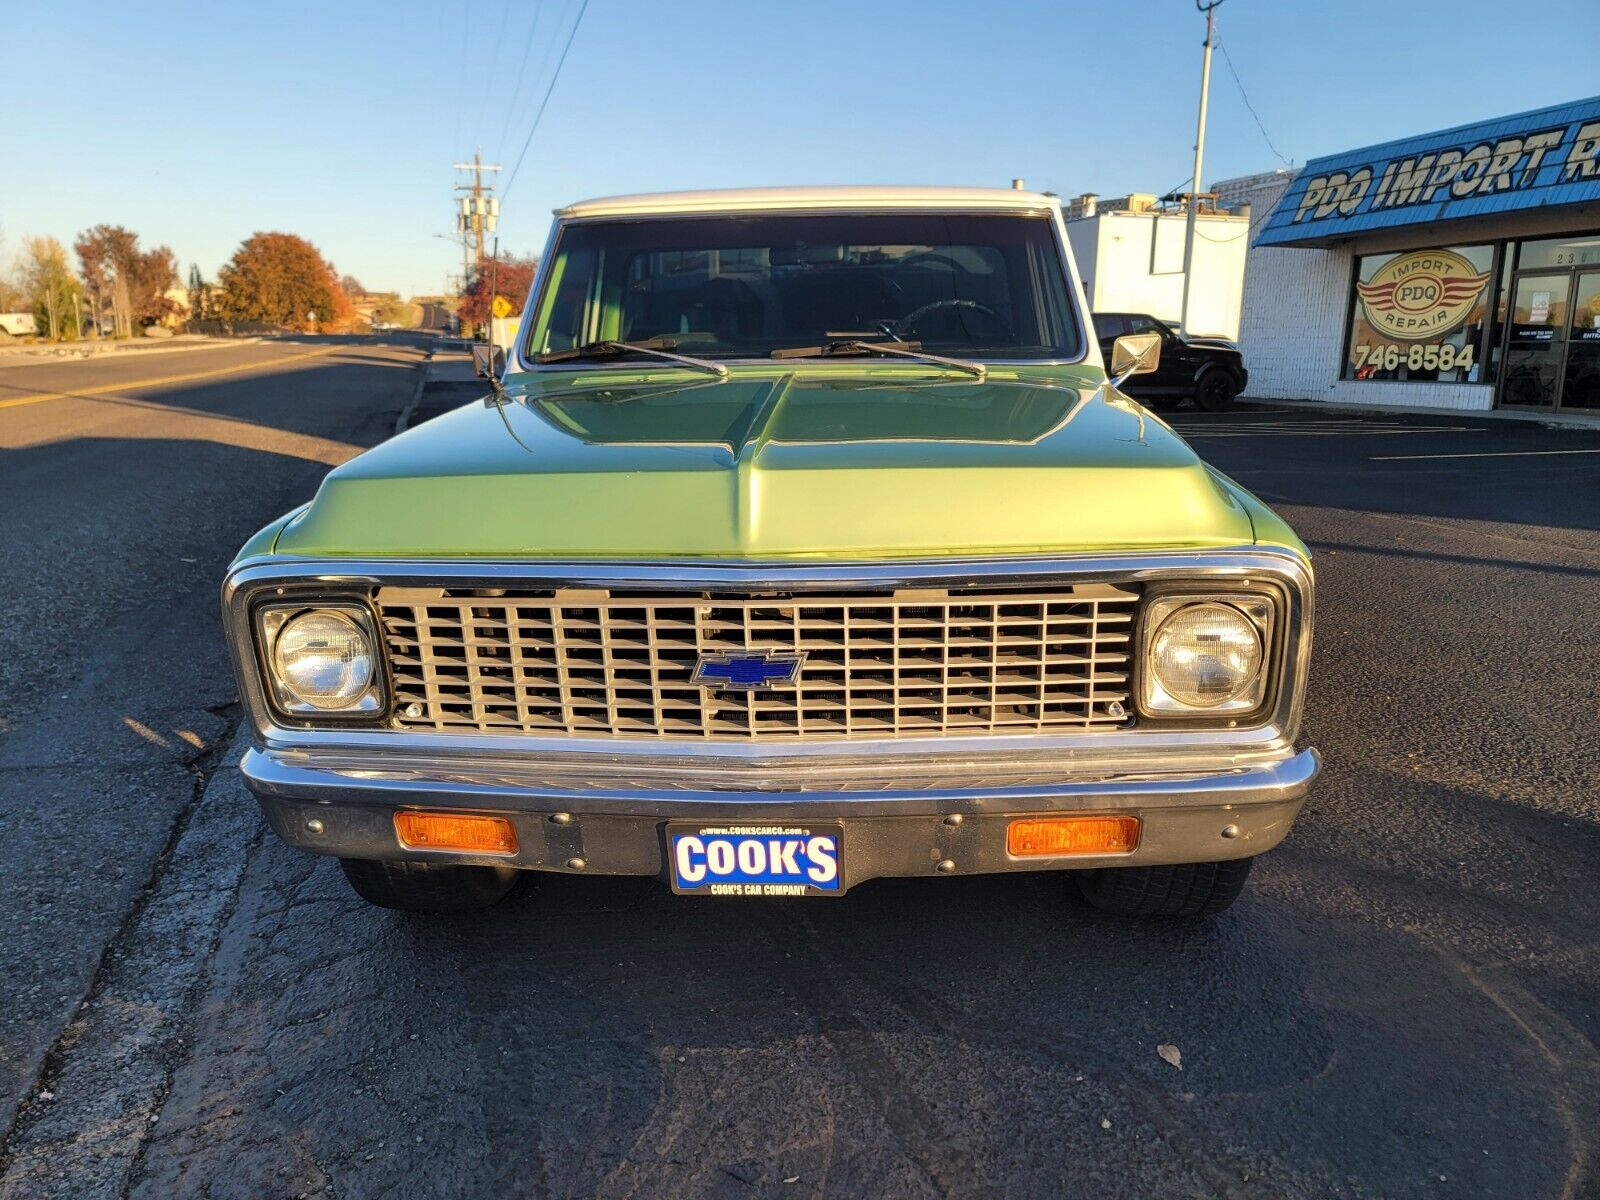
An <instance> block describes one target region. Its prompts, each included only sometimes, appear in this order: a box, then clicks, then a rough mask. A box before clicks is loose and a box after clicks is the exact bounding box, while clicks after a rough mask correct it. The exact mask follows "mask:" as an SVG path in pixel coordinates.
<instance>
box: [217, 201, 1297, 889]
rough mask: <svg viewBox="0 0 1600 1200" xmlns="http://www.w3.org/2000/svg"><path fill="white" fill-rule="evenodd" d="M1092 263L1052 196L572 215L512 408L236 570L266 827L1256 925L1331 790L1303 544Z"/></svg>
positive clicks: (379, 883)
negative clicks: (1071, 237)
mask: <svg viewBox="0 0 1600 1200" xmlns="http://www.w3.org/2000/svg"><path fill="white" fill-rule="evenodd" d="M1076 280H1077V274H1076V272H1075V271H1074V269H1073V266H1072V260H1071V255H1070V251H1069V249H1068V246H1067V239H1066V237H1065V236H1064V231H1063V227H1062V220H1061V211H1060V207H1059V204H1058V202H1057V200H1056V199H1055V197H1053V196H1047V195H1040V194H1037V193H1030V192H1023V191H1001V190H991V189H980V188H863V187H850V188H796V189H782V190H779V189H772V190H753V191H736V192H690V193H680V194H670V195H655V196H625V197H618V198H612V199H605V200H594V201H588V202H585V203H582V204H575V205H572V206H571V207H569V208H565V209H562V210H560V211H559V212H558V213H557V220H556V222H555V225H554V230H553V233H552V236H551V239H550V243H549V245H548V247H547V250H546V252H545V254H544V256H543V259H542V261H541V266H540V269H539V274H538V278H537V280H536V282H535V287H534V291H533V294H532V296H531V297H530V300H529V305H528V310H527V312H526V313H525V314H524V318H523V321H522V326H521V331H520V333H519V337H518V343H517V344H516V345H515V346H513V347H509V348H508V353H507V354H506V356H505V361H504V362H503V363H501V364H499V366H498V370H497V372H496V374H495V377H494V378H492V379H491V380H490V382H489V383H488V384H486V387H485V393H486V394H485V395H484V396H483V398H482V400H481V401H475V402H473V403H471V404H469V405H467V406H465V407H462V408H460V409H457V410H455V411H453V412H450V413H448V414H446V415H445V416H443V417H440V418H438V419H436V420H433V421H430V422H427V423H426V424H423V425H420V426H418V427H416V428H414V429H412V430H410V431H408V432H407V433H405V434H402V435H401V436H399V437H396V438H394V439H393V440H392V441H389V442H387V443H385V444H384V445H381V446H379V447H377V448H376V449H374V450H371V451H369V452H367V453H366V454H363V455H361V456H360V457H359V458H356V459H354V460H352V461H350V462H348V463H345V464H344V465H343V466H341V467H338V468H337V469H335V470H334V471H332V472H331V473H330V474H329V475H328V476H327V478H326V480H325V481H324V482H323V484H322V486H321V488H320V490H319V491H318V493H317V495H316V497H315V499H313V500H312V501H311V503H309V504H307V505H306V506H304V507H302V508H300V509H297V510H296V511H294V512H292V513H290V514H288V515H286V516H285V517H283V518H282V519H280V520H278V521H276V522H274V523H273V524H272V525H270V526H268V527H267V528H266V529H264V530H262V531H261V532H260V533H259V534H257V535H256V536H255V537H254V538H253V539H251V541H250V542H249V543H248V544H247V545H246V546H245V547H244V549H243V550H242V551H241V552H240V554H239V557H238V558H237V560H236V561H235V562H234V564H233V566H232V567H231V569H230V570H229V572H228V575H227V578H226V581H225V583H224V586H223V610H224V618H225V622H226V626H227V630H228V634H229V641H230V645H231V648H232V652H233V658H234V666H235V669H236V671H237V675H238V681H239V687H240V692H241V694H242V696H243V700H244V704H245V708H246V711H247V712H248V716H249V721H250V723H251V726H252V734H253V744H252V747H251V749H250V750H249V751H248V753H247V754H246V755H245V758H244V762H243V772H244V777H245V779H246V781H247V782H248V784H249V786H250V788H251V789H252V790H253V791H254V793H255V794H256V796H257V797H258V798H259V799H260V802H261V805H262V807H263V809H264V810H265V812H266V815H267V817H268V819H269V821H270V822H271V825H272V827H273V829H274V830H275V831H276V833H277V834H278V835H279V836H280V837H282V838H283V839H284V840H286V841H287V842H289V843H291V844H292V845H294V846H297V847H300V848H302V849H304V850H307V851H311V852H313V853H318V854H328V855H334V856H336V857H337V858H339V860H340V861H341V863H342V865H343V867H344V870H345V873H346V875H347V876H348V878H349V880H350V882H351V884H352V885H353V886H354V887H355V889H356V891H357V892H359V893H360V894H361V895H362V896H363V897H365V898H366V899H368V900H370V901H372V902H374V903H377V904H381V905H386V906H389V907H393V908H400V909H409V910H435V911H438V910H456V909H465V908H473V907H478V906H482V905H486V904H490V903H493V902H494V901H496V900H498V899H499V898H500V897H501V896H503V895H504V894H505V893H506V892H507V891H508V890H509V889H510V887H511V886H512V885H513V883H514V882H515V880H516V879H517V877H518V872H519V871H523V870H534V871H554V872H565V873H569V874H588V875H644V876H654V877H658V878H660V879H661V880H662V881H664V882H665V883H667V884H668V885H669V886H670V887H671V888H672V890H673V891H675V892H678V893H682V894H685V895H691V896H722V897H742V898H756V897H773V896H817V897H830V896H840V895H842V894H844V892H845V891H846V890H847V889H849V888H851V887H853V886H855V885H857V884H861V883H863V882H865V881H867V880H871V879H875V878H881V877H888V876H898V877H915V876H927V877H930V878H937V877H945V876H952V875H970V874H982V873H988V872H1000V871H1035V870H1061V869H1067V870H1070V871H1071V872H1072V874H1071V875H1070V876H1069V878H1071V879H1072V880H1073V881H1074V882H1075V883H1076V885H1077V888H1078V890H1079V891H1080V892H1081V894H1082V895H1083V896H1084V897H1085V898H1086V899H1087V900H1088V901H1089V902H1091V903H1092V904H1094V905H1096V906H1098V907H1100V908H1102V909H1106V910H1109V911H1112V912H1118V913H1127V914H1161V915H1171V916H1196V915H1201V914H1207V913H1213V912H1216V911H1219V910H1220V909H1222V908H1225V907H1226V906H1227V905H1228V904H1230V903H1231V902H1232V901H1233V900H1234V898H1235V897H1236V896H1237V895H1238V894H1239V891H1240V889H1241V887H1242V886H1243V884H1244V881H1245V877H1246V875H1247V874H1248V872H1249V869H1250V864H1251V861H1252V860H1253V858H1254V857H1255V856H1256V855H1259V854H1261V853H1262V852H1264V851H1266V850H1269V849H1271V848H1272V847H1273V846H1275V845H1277V843H1278V842H1279V841H1280V840H1281V839H1282V838H1283V837H1284V835H1285V834H1286V833H1287V831H1288V829H1289V826H1290V824H1291V822H1292V821H1293V820H1294V817H1295V815H1296V813H1297V812H1298V810H1299V807H1300V804H1301V802H1302V800H1303V798H1304V796H1305V793H1306V790H1307V788H1308V787H1309V785H1310V783H1311V781H1312V779H1313V777H1314V776H1315V775H1316V772H1317V756H1316V753H1315V752H1314V751H1313V750H1311V749H1308V748H1301V747H1299V746H1298V745H1297V743H1296V735H1297V733H1298V728H1299V724H1300V716H1301V710H1302V705H1303V698H1304V694H1305V686H1306V670H1307V664H1308V661H1309V657H1310V650H1311V612H1312V572H1311V563H1310V559H1309V556H1308V555H1307V552H1306V548H1305V546H1304V545H1303V544H1302V543H1301V542H1300V540H1299V539H1298V538H1297V537H1296V536H1295V535H1294V533H1293V532H1292V531H1291V530H1290V529H1289V527H1288V526H1287V525H1285V524H1284V522H1283V521H1281V520H1280V519H1279V518H1278V517H1277V516H1275V515H1274V514H1273V513H1272V512H1271V511H1269V510H1268V509H1267V508H1266V507H1265V506H1264V505H1263V504H1262V503H1261V502H1260V501H1258V500H1257V499H1256V498H1255V497H1254V496H1252V495H1250V493H1249V492H1247V491H1245V490H1244V489H1243V488H1241V487H1240V486H1239V485H1238V484H1236V483H1234V482H1233V481H1232V480H1230V479H1228V478H1226V477H1224V476H1223V475H1221V474H1219V473H1218V472H1216V471H1215V470H1212V469H1211V468H1210V467H1208V466H1207V465H1206V464H1204V463H1202V462H1201V461H1200V460H1199V459H1198V458H1197V457H1196V456H1195V454H1194V453H1193V451H1191V450H1190V449H1189V447H1188V446H1187V445H1186V444H1185V443H1184V442H1183V441H1182V440H1181V439H1180V438H1179V437H1178V436H1177V435H1176V434H1174V433H1173V432H1172V431H1171V430H1170V429H1169V428H1168V427H1167V426H1166V425H1165V424H1163V423H1162V422H1161V421H1160V420H1159V419H1158V418H1157V417H1155V416H1153V415H1152V414H1150V413H1149V412H1147V411H1145V409H1143V408H1142V407H1141V406H1140V405H1139V404H1137V403H1136V402H1134V401H1132V400H1130V399H1128V398H1127V397H1126V396H1125V395H1123V394H1122V393H1121V392H1119V391H1118V390H1117V385H1118V384H1119V383H1120V382H1121V378H1126V377H1127V376H1128V375H1130V374H1135V373H1138V372H1143V371H1150V370H1152V369H1153V368H1154V367H1155V366H1156V365H1157V358H1158V355H1159V350H1160V347H1159V344H1158V343H1157V342H1156V340H1155V339H1153V338H1149V337H1140V336H1128V337H1123V338H1120V339H1118V340H1117V341H1116V342H1115V343H1114V345H1113V346H1112V347H1111V354H1110V357H1111V358H1112V360H1113V361H1112V363H1111V377H1108V372H1107V367H1106V364H1105V363H1104V362H1103V361H1102V353H1101V349H1100V348H1099V347H1098V346H1097V344H1096V341H1095V338H1094V336H1093V329H1092V326H1091V324H1090V321H1089V319H1088V312H1087V308H1086V307H1085V304H1084V298H1083V295H1082V291H1081V289H1080V288H1079V286H1078V284H1077V282H1076ZM930 886H932V885H930Z"/></svg>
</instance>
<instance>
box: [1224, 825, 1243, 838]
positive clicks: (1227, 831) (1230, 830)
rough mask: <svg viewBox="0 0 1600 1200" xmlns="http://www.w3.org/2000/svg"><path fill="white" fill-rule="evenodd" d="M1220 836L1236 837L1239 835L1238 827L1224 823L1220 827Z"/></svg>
mask: <svg viewBox="0 0 1600 1200" xmlns="http://www.w3.org/2000/svg"><path fill="white" fill-rule="evenodd" d="M1222 836H1223V837H1225V838H1236V837H1238V836H1239V827H1238V826H1237V825H1224V826H1223V827H1222Z"/></svg>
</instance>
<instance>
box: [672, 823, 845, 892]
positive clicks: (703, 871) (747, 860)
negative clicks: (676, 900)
mask: <svg viewBox="0 0 1600 1200" xmlns="http://www.w3.org/2000/svg"><path fill="white" fill-rule="evenodd" d="M667 853H668V855H669V856H670V857H671V859H672V876H671V878H672V890H673V891H675V892H680V893H684V894H687V895H692V896H837V895H839V894H841V893H842V892H843V891H844V888H843V886H842V882H841V877H842V875H843V873H844V826H843V825H838V824H823V825H771V826H768V825H668V826H667Z"/></svg>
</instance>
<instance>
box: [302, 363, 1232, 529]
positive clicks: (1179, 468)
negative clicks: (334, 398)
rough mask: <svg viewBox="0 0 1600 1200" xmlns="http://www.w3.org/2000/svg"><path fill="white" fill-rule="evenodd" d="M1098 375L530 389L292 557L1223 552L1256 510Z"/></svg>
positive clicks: (305, 516)
mask: <svg viewBox="0 0 1600 1200" xmlns="http://www.w3.org/2000/svg"><path fill="white" fill-rule="evenodd" d="M1102 379H1103V376H1102V375H1101V374H1100V372H1099V371H1098V370H1097V369H1095V368H1092V367H1083V368H1070V369H1068V368H1055V369H1043V368H1041V369H1038V370H1023V371H1020V372H1017V373H1014V374H1010V375H1006V374H999V373H998V372H991V374H990V375H989V377H988V378H987V379H986V380H984V381H981V382H980V381H977V380H974V379H971V378H969V377H965V376H957V375H939V376H934V377H930V375H929V372H928V370H927V368H924V367H919V366H915V365H912V366H910V367H906V368H902V367H899V366H898V365H896V366H892V367H886V366H882V365H872V366H865V365H852V364H833V363H828V364H818V365H809V364H808V366H807V368H806V369H804V370H790V371H772V370H766V371H755V372H752V373H746V372H745V370H743V369H737V368H736V373H735V374H733V375H732V376H730V377H729V378H727V379H721V380H719V379H713V378H708V377H706V376H705V375H703V374H695V373H690V372H684V371H679V370H676V369H671V370H669V371H666V372H663V371H659V370H654V371H638V372H633V371H626V370H624V371H612V370H605V371H587V372H581V373H561V374H542V373H541V374H539V375H530V376H522V377H514V378H513V379H512V380H511V381H510V382H511V384H512V386H511V388H510V397H509V399H508V400H506V401H504V402H502V403H499V404H496V403H492V402H489V401H477V402H474V403H471V404H468V405H465V406H464V407H462V408H460V409H457V410H455V411H454V412H451V413H447V414H446V415H444V416H442V417H439V418H437V419H436V420H433V421H429V422H427V423H426V424H423V425H420V426H418V427H416V428H414V429H412V430H410V431H408V432H407V433H404V434H402V435H400V436H399V437H396V438H394V439H393V440H391V441H389V442H386V443H385V444H383V445H381V446H379V447H377V448H376V449H374V450H370V451H368V452H367V453H366V454H363V455H361V456H360V457H359V458H355V459H352V460H351V461H350V462H347V463H345V464H344V465H343V466H340V467H338V468H336V469H335V470H334V471H332V472H330V473H329V475H328V476H327V478H326V479H325V480H324V482H323V484H322V487H321V490H320V491H319V492H318V494H317V497H316V499H315V501H314V502H313V503H312V504H311V505H310V506H309V508H307V509H306V510H305V511H304V512H302V513H301V514H299V515H298V516H296V517H295V518H294V519H293V520H291V521H290V522H289V523H288V524H287V525H286V526H285V527H284V529H283V531H282V533H281V534H280V536H279V539H278V542H277V545H276V547H275V549H276V551H277V552H278V553H280V554H295V555H315V556H351V557H391V556H400V557H435V556H440V557H442V556H450V557H461V556H483V557H518V558H522V557H558V558H565V557H610V558H666V557H675V556H683V557H696V558H707V557H733V558H776V557H799V558H807V557H811V558H850V557H856V558H883V557H893V556H902V555H903V556H917V557H935V556H968V555H982V554H1036V553H1052V552H1078V551H1095V550H1112V549H1119V550H1120V549H1138V548H1156V547H1162V548H1194V549H1200V548H1206V547H1215V546H1220V545H1240V544H1245V543H1249V542H1250V541H1251V540H1252V525H1251V521H1250V517H1249V515H1248V513H1247V512H1246V510H1245V509H1244V507H1243V506H1242V505H1241V503H1240V502H1239V500H1238V499H1236V498H1235V497H1234V495H1233V494H1232V493H1231V492H1230V491H1229V490H1227V489H1226V488H1224V487H1223V486H1222V485H1221V484H1220V483H1219V482H1218V480H1217V479H1216V478H1215V477H1213V475H1212V474H1211V472H1210V471H1208V470H1207V469H1206V467H1205V466H1204V465H1203V464H1202V463H1201V462H1200V461H1199V460H1198V459H1197V458H1196V457H1195V455H1194V453H1193V452H1192V451H1191V450H1190V449H1189V447H1188V446H1187V445H1186V444H1185V443H1184V442H1183V441H1182V439H1180V438H1179V437H1178V436H1177V435H1176V434H1174V433H1173V432H1172V431H1171V430H1170V429H1168V428H1167V427H1166V426H1165V425H1164V424H1162V423H1161V421H1159V420H1158V419H1156V418H1155V417H1153V416H1151V415H1150V414H1149V413H1147V412H1145V410H1144V409H1142V408H1140V407H1139V406H1138V405H1137V404H1135V403H1134V402H1132V401H1130V400H1127V399H1126V398H1125V397H1122V396H1120V395H1118V394H1117V393H1114V392H1108V391H1106V390H1104V389H1103V388H1101V386H1100V385H1101V381H1102Z"/></svg>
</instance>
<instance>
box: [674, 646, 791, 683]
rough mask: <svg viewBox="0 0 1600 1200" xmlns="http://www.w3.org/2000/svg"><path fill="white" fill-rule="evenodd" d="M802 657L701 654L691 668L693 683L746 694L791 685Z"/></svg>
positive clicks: (761, 653)
mask: <svg viewBox="0 0 1600 1200" xmlns="http://www.w3.org/2000/svg"><path fill="white" fill-rule="evenodd" d="M805 658H806V656H805V655H804V654H774V653H772V652H771V651H759V652H756V653H753V654H702V655H701V656H700V658H699V661H697V662H696V663H695V665H694V681H695V682H696V683H698V684H699V685H700V686H701V687H708V688H736V689H738V690H740V691H750V690H751V689H754V688H764V687H772V686H773V685H774V684H778V683H793V682H794V681H795V679H796V678H797V677H798V676H799V674H800V665H801V664H802V663H803V662H805Z"/></svg>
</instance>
